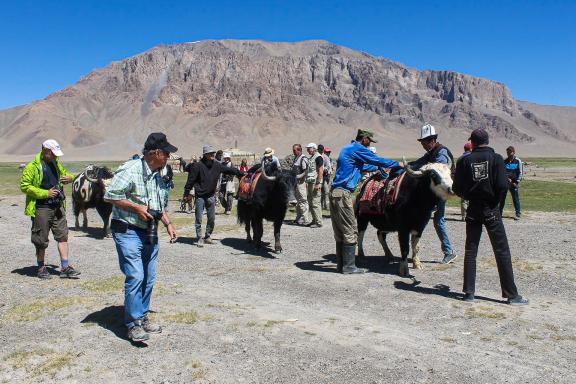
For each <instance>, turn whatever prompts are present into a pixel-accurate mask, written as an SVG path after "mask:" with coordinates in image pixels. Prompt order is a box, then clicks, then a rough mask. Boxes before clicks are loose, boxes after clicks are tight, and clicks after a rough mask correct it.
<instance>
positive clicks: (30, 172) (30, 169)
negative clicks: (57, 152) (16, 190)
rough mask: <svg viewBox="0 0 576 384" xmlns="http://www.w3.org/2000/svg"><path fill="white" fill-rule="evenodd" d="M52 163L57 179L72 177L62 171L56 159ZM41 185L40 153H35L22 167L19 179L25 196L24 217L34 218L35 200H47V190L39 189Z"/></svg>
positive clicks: (62, 168) (65, 171) (70, 174)
mask: <svg viewBox="0 0 576 384" xmlns="http://www.w3.org/2000/svg"><path fill="white" fill-rule="evenodd" d="M54 161H55V162H56V167H57V168H58V179H60V177H61V176H71V177H74V175H73V174H72V173H70V172H68V171H67V170H65V169H64V167H63V166H62V165H61V164H60V162H59V161H58V158H56V160H54ZM41 184H42V164H41V163H40V153H37V154H36V157H35V158H34V160H32V161H31V162H29V163H28V164H26V167H24V170H23V171H22V177H21V178H20V190H21V191H22V192H24V194H25V195H26V208H24V214H25V215H26V216H31V217H34V216H36V200H38V199H47V198H48V190H47V189H42V188H40V185H41ZM59 187H60V189H62V184H60V185H59ZM64 206H66V201H64Z"/></svg>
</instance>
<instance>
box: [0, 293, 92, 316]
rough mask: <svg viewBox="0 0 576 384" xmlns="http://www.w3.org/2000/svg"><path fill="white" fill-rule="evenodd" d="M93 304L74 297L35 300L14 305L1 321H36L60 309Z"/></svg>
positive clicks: (84, 299) (82, 298) (85, 299)
mask: <svg viewBox="0 0 576 384" xmlns="http://www.w3.org/2000/svg"><path fill="white" fill-rule="evenodd" d="M89 302H91V300H90V299H89V298H86V297H80V296H73V297H53V298H45V299H39V300H33V301H30V302H27V303H24V304H20V305H14V306H12V307H11V308H10V309H8V310H7V311H6V313H4V315H3V316H2V317H0V320H2V321H12V322H29V321H35V320H38V319H40V318H42V317H45V316H48V315H50V314H52V313H54V312H56V311H58V310H59V309H62V308H67V307H71V306H74V305H81V304H87V303H89Z"/></svg>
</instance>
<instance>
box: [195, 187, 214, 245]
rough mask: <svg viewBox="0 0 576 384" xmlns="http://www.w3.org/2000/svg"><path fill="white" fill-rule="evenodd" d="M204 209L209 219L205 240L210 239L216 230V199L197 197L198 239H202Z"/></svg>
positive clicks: (196, 224)
mask: <svg viewBox="0 0 576 384" xmlns="http://www.w3.org/2000/svg"><path fill="white" fill-rule="evenodd" d="M204 208H206V216H207V218H208V223H207V224H206V236H204V238H208V237H210V235H212V231H213V230H214V222H215V220H216V197H214V196H210V197H196V212H195V216H196V223H195V226H196V237H197V238H200V237H202V215H203V214H204Z"/></svg>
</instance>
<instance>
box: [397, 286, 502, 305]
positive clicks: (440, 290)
mask: <svg viewBox="0 0 576 384" xmlns="http://www.w3.org/2000/svg"><path fill="white" fill-rule="evenodd" d="M394 288H396V289H401V290H403V291H411V292H416V293H421V294H424V295H438V296H442V297H447V298H450V299H454V300H461V299H462V296H463V294H462V293H460V292H455V291H451V290H450V287H449V286H448V285H444V284H437V285H435V286H434V287H421V286H420V281H413V282H412V283H406V282H404V281H395V282H394ZM474 298H475V299H476V300H483V301H489V302H492V303H499V304H505V303H506V301H503V300H496V299H491V298H489V297H484V296H475V297H474Z"/></svg>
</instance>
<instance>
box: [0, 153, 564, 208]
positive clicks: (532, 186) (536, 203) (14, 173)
mask: <svg viewBox="0 0 576 384" xmlns="http://www.w3.org/2000/svg"><path fill="white" fill-rule="evenodd" d="M525 161H529V162H533V163H536V164H538V165H539V166H542V167H544V166H545V167H575V168H576V159H568V158H565V159H562V158H558V159H556V158H528V159H526V160H525ZM63 164H64V166H65V167H66V168H67V169H68V170H70V171H71V172H79V171H81V170H82V169H84V167H86V166H87V165H88V164H90V162H64V163H63ZM97 164H98V165H106V166H108V167H109V168H110V169H113V170H114V169H116V167H118V165H120V164H121V162H97ZM186 177H187V174H182V173H177V174H176V175H175V177H174V184H175V188H174V189H173V190H172V193H171V194H170V200H178V199H179V198H180V197H182V193H183V191H184V185H185V184H186ZM65 192H66V195H67V196H70V186H69V185H68V186H67V187H66V191H65ZM20 194H21V192H20V170H19V169H18V164H17V163H0V196H7V195H12V196H14V195H20ZM520 201H521V204H522V210H523V211H548V212H576V183H566V182H558V181H538V180H524V181H523V182H522V184H521V185H520ZM448 206H451V207H457V206H459V200H458V199H452V200H450V201H449V202H448ZM505 210H507V211H513V207H512V198H511V197H510V195H509V196H508V198H507V199H506V207H505Z"/></svg>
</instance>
